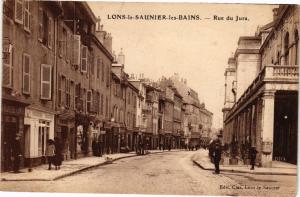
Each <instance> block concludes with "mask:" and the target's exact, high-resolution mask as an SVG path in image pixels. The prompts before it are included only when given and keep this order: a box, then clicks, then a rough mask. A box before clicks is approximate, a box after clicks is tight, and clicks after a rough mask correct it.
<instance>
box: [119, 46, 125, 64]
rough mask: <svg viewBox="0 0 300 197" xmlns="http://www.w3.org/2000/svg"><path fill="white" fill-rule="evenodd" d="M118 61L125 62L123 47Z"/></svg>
mask: <svg viewBox="0 0 300 197" xmlns="http://www.w3.org/2000/svg"><path fill="white" fill-rule="evenodd" d="M118 63H119V64H123V65H124V64H125V55H124V54H123V49H122V48H121V51H120V53H119V55H118Z"/></svg>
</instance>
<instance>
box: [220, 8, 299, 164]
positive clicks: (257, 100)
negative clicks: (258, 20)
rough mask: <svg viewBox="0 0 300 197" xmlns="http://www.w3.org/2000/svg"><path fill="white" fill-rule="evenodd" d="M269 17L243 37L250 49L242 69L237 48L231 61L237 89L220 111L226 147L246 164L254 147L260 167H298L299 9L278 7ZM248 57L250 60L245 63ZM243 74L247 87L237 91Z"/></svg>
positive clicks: (226, 99)
mask: <svg viewBox="0 0 300 197" xmlns="http://www.w3.org/2000/svg"><path fill="white" fill-rule="evenodd" d="M273 14H274V19H273V21H272V22H271V23H269V24H267V25H265V26H263V27H260V28H259V29H258V31H257V32H256V34H255V36H254V37H253V38H251V39H250V40H251V41H249V39H246V40H247V42H245V46H243V47H245V48H248V47H253V46H255V49H254V50H251V51H248V52H249V53H250V55H249V56H248V57H247V56H246V55H244V58H245V59H244V61H247V58H249V59H248V61H247V62H249V63H248V64H247V66H246V67H243V66H240V61H241V59H240V58H239V57H240V55H243V54H242V53H241V52H239V48H240V46H239V47H238V49H237V52H236V54H235V56H234V57H233V59H232V61H230V63H231V62H233V63H232V65H231V64H230V65H229V67H233V65H235V66H234V67H235V70H236V80H237V81H236V84H237V87H236V88H235V87H234V89H233V91H232V92H234V91H237V92H236V95H237V97H236V102H235V103H234V105H233V106H232V107H231V108H230V110H228V108H227V106H225V107H224V108H225V109H226V110H224V111H225V114H224V140H225V143H227V144H230V145H231V146H230V147H231V148H230V152H231V153H232V156H233V157H239V158H241V159H243V160H244V161H245V162H246V163H247V158H248V155H247V154H248V149H249V147H251V146H252V147H255V148H256V149H257V151H258V156H257V157H256V163H257V165H260V166H263V167H270V166H272V161H274V160H278V161H283V162H289V163H292V164H296V163H297V130H298V124H297V119H298V112H297V109H298V61H299V59H298V55H299V54H298V47H299V45H298V40H299V36H298V32H299V8H298V7H297V6H296V5H280V6H279V8H275V9H274V10H273ZM240 40H244V37H241V38H240ZM258 40H259V43H260V44H259V45H258V42H257V41H258ZM241 43H242V42H239V45H240V44H241ZM247 45H249V46H247ZM257 46H259V47H257ZM256 50H258V51H256ZM247 55H248V54H247ZM253 57H255V61H250V60H252V58H253ZM257 58H258V59H260V61H256V59H257ZM242 65H244V64H243V63H242ZM240 69H242V70H243V72H244V73H242V72H240V71H239V70H240ZM232 74H235V73H234V72H233V73H232ZM239 74H240V77H238V75H239ZM243 75H247V77H246V78H247V83H244V82H242V84H244V86H242V87H243V88H238V87H239V80H240V79H241V78H243ZM250 76H251V77H250ZM248 77H250V78H251V80H250V78H249V79H248ZM230 81H231V80H229V81H228V82H229V83H230ZM249 82H250V84H249ZM227 92H228V93H230V91H227ZM226 101H228V98H225V104H227V103H228V102H227V103H226Z"/></svg>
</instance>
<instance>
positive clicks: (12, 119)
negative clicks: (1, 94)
mask: <svg viewBox="0 0 300 197" xmlns="http://www.w3.org/2000/svg"><path fill="white" fill-rule="evenodd" d="M27 105H28V104H26V103H25V102H19V101H12V100H6V99H2V119H1V172H3V171H10V170H12V167H13V163H12V162H13V161H12V156H13V155H12V153H13V144H12V143H13V140H14V139H15V136H16V134H19V136H21V139H20V143H21V154H22V155H24V151H25V147H26V146H28V145H27V144H25V137H24V113H25V106H27ZM20 166H21V167H23V166H24V157H22V158H21V165H20Z"/></svg>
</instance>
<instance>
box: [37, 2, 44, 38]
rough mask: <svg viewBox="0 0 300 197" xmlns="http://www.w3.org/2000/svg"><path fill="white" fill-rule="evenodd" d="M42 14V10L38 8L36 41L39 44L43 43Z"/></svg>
mask: <svg viewBox="0 0 300 197" xmlns="http://www.w3.org/2000/svg"><path fill="white" fill-rule="evenodd" d="M43 21H44V13H43V8H42V7H40V6H39V11H38V23H39V29H38V40H39V41H40V42H43V38H44V24H43Z"/></svg>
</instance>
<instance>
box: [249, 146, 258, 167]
mask: <svg viewBox="0 0 300 197" xmlns="http://www.w3.org/2000/svg"><path fill="white" fill-rule="evenodd" d="M256 154H257V150H256V149H255V147H254V146H252V147H251V148H250V150H249V156H250V164H251V168H250V170H254V166H255V159H256Z"/></svg>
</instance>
